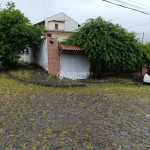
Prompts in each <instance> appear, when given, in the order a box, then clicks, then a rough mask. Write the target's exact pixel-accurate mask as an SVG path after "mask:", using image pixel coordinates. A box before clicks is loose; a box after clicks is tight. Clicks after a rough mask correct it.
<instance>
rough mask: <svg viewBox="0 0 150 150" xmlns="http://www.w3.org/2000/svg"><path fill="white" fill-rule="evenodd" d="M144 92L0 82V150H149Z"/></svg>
mask: <svg viewBox="0 0 150 150" xmlns="http://www.w3.org/2000/svg"><path fill="white" fill-rule="evenodd" d="M149 90H150V87H149V86H143V85H141V86H138V85H136V86H118V87H117V86H116V87H114V86H109V87H101V88H99V87H80V88H69V89H61V88H57V89H56V88H44V87H40V86H31V85H24V84H22V83H19V82H16V81H13V80H11V81H10V80H8V79H6V78H1V79H0V150H5V149H7V150H24V149H26V150H34V149H36V150H37V149H39V150H58V149H59V150H127V149H128V150H144V149H145V150H149V149H150V101H149V95H148V93H149Z"/></svg>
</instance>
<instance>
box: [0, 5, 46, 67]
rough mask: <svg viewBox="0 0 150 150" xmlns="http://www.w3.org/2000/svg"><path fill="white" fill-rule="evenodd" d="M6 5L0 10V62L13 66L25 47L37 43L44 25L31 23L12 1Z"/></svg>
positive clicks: (35, 45)
mask: <svg viewBox="0 0 150 150" xmlns="http://www.w3.org/2000/svg"><path fill="white" fill-rule="evenodd" d="M6 6H7V8H4V9H1V10H0V56H1V57H0V62H2V64H3V65H4V66H14V65H16V64H17V62H18V60H19V58H20V56H21V55H22V54H24V53H25V51H24V50H25V49H27V48H28V47H31V48H35V47H37V46H38V45H39V40H40V36H41V35H42V34H43V31H44V27H42V26H34V25H32V24H31V22H30V20H29V19H28V18H27V17H25V16H24V14H23V13H22V12H21V11H20V10H18V9H16V8H15V4H14V3H13V2H8V3H7V5H6Z"/></svg>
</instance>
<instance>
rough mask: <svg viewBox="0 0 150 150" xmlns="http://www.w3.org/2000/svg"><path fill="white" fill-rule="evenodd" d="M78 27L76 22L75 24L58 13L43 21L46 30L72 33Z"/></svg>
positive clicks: (67, 17) (64, 15)
mask: <svg viewBox="0 0 150 150" xmlns="http://www.w3.org/2000/svg"><path fill="white" fill-rule="evenodd" d="M78 27H79V24H78V22H76V21H75V20H73V19H72V18H70V17H69V16H67V15H66V14H64V13H59V14H57V15H54V16H52V17H49V18H47V19H45V28H46V30H63V31H74V30H76V29H77V28H78Z"/></svg>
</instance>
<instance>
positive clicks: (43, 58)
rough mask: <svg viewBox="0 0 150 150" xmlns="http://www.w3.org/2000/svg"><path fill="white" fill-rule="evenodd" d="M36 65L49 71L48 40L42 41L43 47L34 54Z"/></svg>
mask: <svg viewBox="0 0 150 150" xmlns="http://www.w3.org/2000/svg"><path fill="white" fill-rule="evenodd" d="M34 59H35V61H34V63H36V64H38V65H39V66H41V67H42V68H44V69H45V70H47V71H48V51H47V40H46V39H44V40H42V41H41V46H40V48H39V49H38V50H36V51H35V53H34Z"/></svg>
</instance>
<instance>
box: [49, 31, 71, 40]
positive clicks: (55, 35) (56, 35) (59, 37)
mask: <svg viewBox="0 0 150 150" xmlns="http://www.w3.org/2000/svg"><path fill="white" fill-rule="evenodd" d="M69 35H70V33H59V32H57V33H54V32H52V33H51V37H52V38H57V40H58V41H63V40H65V39H66V38H68V36H69Z"/></svg>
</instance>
